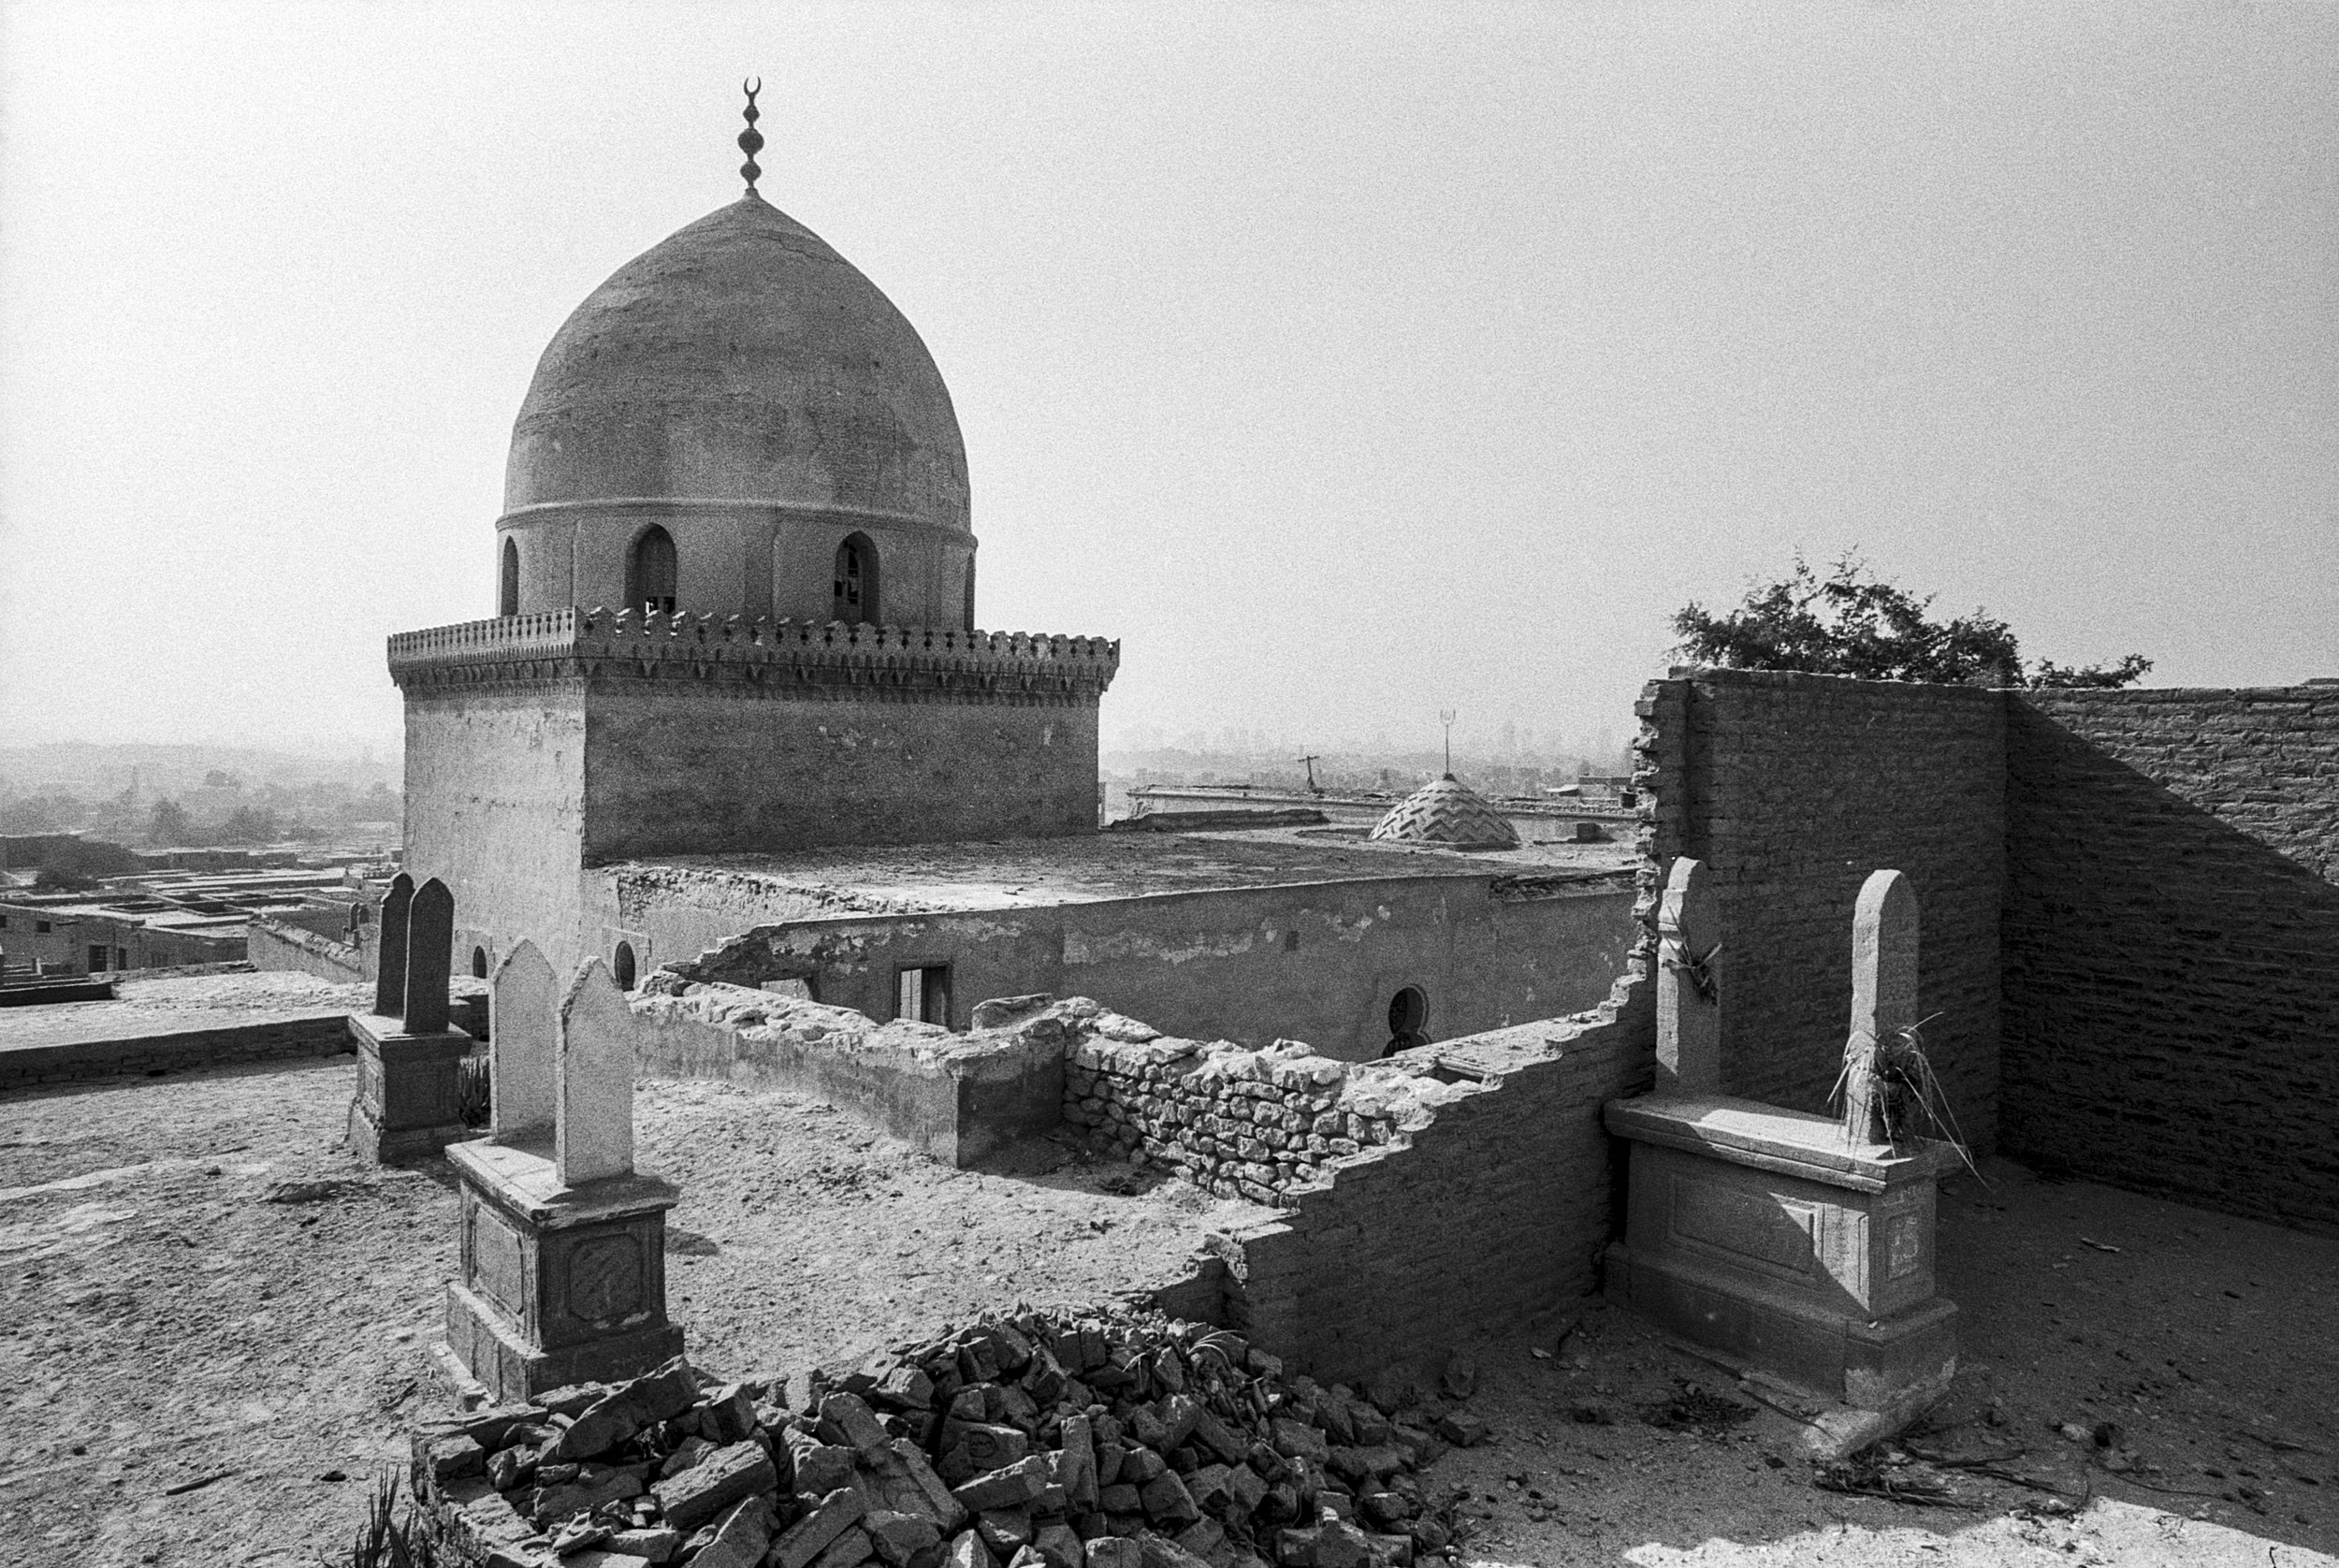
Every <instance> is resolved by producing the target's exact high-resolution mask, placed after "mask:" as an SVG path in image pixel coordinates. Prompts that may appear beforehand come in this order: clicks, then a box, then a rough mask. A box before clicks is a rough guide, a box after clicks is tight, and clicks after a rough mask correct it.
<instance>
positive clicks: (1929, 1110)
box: [1828, 1013, 1982, 1177]
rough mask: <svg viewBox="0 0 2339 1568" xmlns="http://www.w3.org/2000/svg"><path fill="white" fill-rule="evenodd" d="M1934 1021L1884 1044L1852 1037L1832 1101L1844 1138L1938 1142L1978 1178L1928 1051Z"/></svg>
mask: <svg viewBox="0 0 2339 1568" xmlns="http://www.w3.org/2000/svg"><path fill="white" fill-rule="evenodd" d="M1933 1016H1934V1017H1935V1018H1938V1017H1939V1016H1940V1015H1939V1013H1936V1014H1934V1015H1933ZM1932 1022H1933V1019H1932V1018H1926V1019H1921V1020H1919V1021H1918V1022H1917V1023H1915V1024H1909V1025H1908V1026H1907V1027H1905V1028H1901V1029H1896V1030H1894V1031H1893V1032H1892V1033H1891V1034H1890V1035H1888V1036H1887V1037H1886V1038H1883V1039H1881V1040H1879V1039H1870V1038H1868V1037H1867V1036H1866V1035H1854V1036H1852V1038H1851V1040H1850V1041H1849V1042H1847V1043H1846V1044H1845V1046H1844V1053H1843V1069H1842V1070H1841V1071H1840V1072H1838V1074H1837V1075H1836V1087H1835V1089H1834V1091H1833V1092H1832V1093H1831V1094H1830V1096H1828V1097H1829V1099H1830V1101H1831V1102H1840V1103H1841V1104H1842V1106H1843V1125H1844V1136H1845V1137H1846V1138H1847V1139H1849V1140H1852V1141H1853V1142H1877V1143H1882V1144H1885V1145H1887V1146H1889V1147H1891V1148H1894V1149H1900V1148H1904V1147H1908V1146H1910V1145H1912V1144H1914V1143H1915V1142H1916V1141H1917V1140H1920V1139H1922V1138H1927V1137H1930V1138H1936V1139H1939V1140H1941V1141H1942V1142H1945V1143H1947V1144H1948V1145H1949V1146H1950V1147H1951V1148H1953V1149H1954V1150H1956V1151H1957V1157H1958V1158H1959V1159H1961V1160H1963V1161H1964V1162H1965V1166H1966V1169H1968V1170H1972V1171H1973V1173H1974V1175H1975V1176H1976V1177H1979V1176H1980V1175H1981V1174H1982V1173H1981V1172H1980V1171H1979V1170H1976V1169H1974V1164H1973V1156H1972V1154H1969V1152H1968V1151H1967V1148H1966V1139H1965V1135H1964V1133H1963V1132H1961V1131H1960V1130H1959V1129H1958V1126H1957V1115H1956V1112H1955V1111H1952V1110H1951V1109H1950V1104H1949V1095H1948V1092H1947V1091H1945V1090H1944V1089H1943V1088H1942V1087H1941V1080H1940V1076H1939V1074H1938V1073H1936V1072H1935V1071H1934V1070H1933V1062H1932V1059H1931V1058H1930V1057H1928V1056H1927V1055H1926V1054H1925V1035H1924V1029H1925V1024H1930V1023H1932Z"/></svg>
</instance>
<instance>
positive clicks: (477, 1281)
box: [470, 1203, 528, 1319]
mask: <svg viewBox="0 0 2339 1568" xmlns="http://www.w3.org/2000/svg"><path fill="white" fill-rule="evenodd" d="M470 1283H471V1287H472V1289H473V1290H476V1291H478V1292H479V1293H480V1294H481V1295H482V1296H485V1297H487V1299H489V1300H491V1301H493V1302H494V1303H495V1304H496V1305H497V1306H499V1307H501V1308H502V1309H503V1310H504V1311H505V1312H506V1313H508V1314H511V1316H512V1317H514V1318H515V1319H516V1318H518V1317H519V1316H521V1314H522V1313H523V1311H524V1309H525V1307H526V1304H527V1300H528V1277H527V1255H526V1253H525V1251H524V1249H523V1248H522V1247H521V1245H520V1239H519V1237H518V1236H517V1235H516V1233H515V1232H514V1231H513V1229H512V1227H510V1226H508V1225H506V1224H504V1223H503V1221H502V1220H501V1219H500V1218H498V1217H497V1215H496V1212H495V1211H494V1210H492V1209H490V1208H488V1207H487V1205H486V1204H484V1203H483V1204H477V1205H474V1206H473V1207H472V1217H471V1282H470Z"/></svg>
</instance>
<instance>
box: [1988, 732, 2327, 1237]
mask: <svg viewBox="0 0 2339 1568" xmlns="http://www.w3.org/2000/svg"><path fill="white" fill-rule="evenodd" d="M2007 739H2008V767H2007V781H2006V795H2007V822H2008V838H2009V855H2008V870H2007V895H2006V909H2005V916H2004V922H2003V942H2004V949H2003V951H2004V961H2005V974H2004V1009H2005V1025H2004V1026H2005V1047H2004V1074H2005V1082H2004V1088H2003V1091H2002V1095H2003V1100H2004V1107H2005V1109H2004V1111H2003V1115H2002V1119H2003V1128H2004V1130H2003V1135H2002V1136H2003V1141H2004V1144H2005V1146H2006V1147H2007V1149H2008V1150H2009V1151H2010V1152H2012V1153H2013V1154H2018V1155H2020V1156H2022V1157H2023V1158H2026V1159H2029V1160H2033V1161H2036V1162H2039V1163H2041V1164H2044V1165H2048V1166H2051V1167H2054V1168H2057V1169H2075V1170H2080V1171H2084V1172H2085V1173H2087V1174H2088V1175H2089V1176H2091V1177H2093V1178H2095V1179H2097V1180H2110V1181H2114V1182H2117V1183H2122V1184H2124V1185H2128V1186H2134V1187H2141V1188H2143V1189H2146V1190H2149V1191H2157V1192H2164V1193H2169V1194H2172V1195H2175V1196H2179V1197H2184V1198H2191V1199H2193V1200H2195V1201H2198V1202H2203V1203H2207V1204H2210V1205H2212V1206H2214V1207H2216V1208H2218V1209H2221V1210H2225V1211H2228V1212H2240V1213H2249V1214H2259V1215H2264V1216H2266V1217H2269V1218H2275V1219H2282V1220H2287V1221H2289V1222H2291V1223H2297V1224H2306V1225H2312V1226H2315V1227H2334V1226H2339V1151H2334V1148H2333V1145H2332V1139H2331V1130H2330V1129H2331V1117H2332V1107H2333V1105H2334V1104H2335V1103H2339V886H2335V885H2334V883H2335V882H2339V687H2328V686H2318V687H2293V688H2282V689H2274V690H2145V691H2060V692H2025V693H2021V694H2018V695H2017V696H2015V697H2014V698H2013V699H2012V702H2011V704H2010V715H2009V729H2008V737H2007Z"/></svg>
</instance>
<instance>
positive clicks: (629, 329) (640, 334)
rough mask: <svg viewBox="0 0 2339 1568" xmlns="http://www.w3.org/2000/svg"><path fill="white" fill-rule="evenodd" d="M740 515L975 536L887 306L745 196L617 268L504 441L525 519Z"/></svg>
mask: <svg viewBox="0 0 2339 1568" xmlns="http://www.w3.org/2000/svg"><path fill="white" fill-rule="evenodd" d="M638 500H658V501H686V502H688V501H731V502H748V503H750V504H755V505H761V506H775V507H780V508H787V509H797V508H804V509H821V510H824V511H834V512H838V513H851V514H862V515H871V516H872V517H874V518H894V519H900V520H902V521H908V522H914V523H921V524H924V525H926V526H928V527H931V528H942V529H949V530H957V531H959V532H962V533H963V532H965V531H966V529H967V495H966V448H965V446H964V445H963V444H962V443H961V442H960V439H959V433H958V417H957V415H956V414H954V413H953V412H952V408H951V396H950V393H949V391H948V390H947V389H946V388H945V387H944V386H943V385H942V376H941V372H940V371H938V370H936V369H935V365H934V359H933V356H931V355H929V354H928V353H927V352H926V346H925V344H924V343H923V341H920V340H919V337H918V334H917V331H916V329H914V328H913V327H911V326H910V325H909V323H908V320H907V319H906V318H904V316H903V315H902V313H901V312H899V311H897V310H895V309H894V308H893V301H892V300H890V299H888V298H885V296H884V295H883V294H881V293H879V291H878V288H877V285H876V284H874V283H871V282H869V280H868V279H867V278H865V277H864V276H863V275H862V274H861V272H860V270H859V269H856V268H855V267H854V266H853V265H852V264H851V263H850V262H849V261H847V260H845V258H844V257H842V256H840V255H838V254H836V253H835V251H834V250H832V249H830V248H829V246H828V245H827V243H826V242H824V241H823V240H821V238H820V237H819V236H818V235H816V234H814V233H813V232H812V231H811V230H809V229H807V228H806V227H805V226H804V225H802V224H799V223H797V222H796V221H795V220H794V219H793V218H791V217H789V216H788V215H787V214H786V213H784V212H782V211H779V210H778V209H777V208H776V207H773V206H771V205H770V204H769V203H767V202H765V201H764V200H763V198H761V197H760V196H753V195H749V196H745V197H743V198H741V199H740V200H738V201H735V202H733V203H732V204H731V205H730V206H728V207H725V208H722V209H720V210H719V211H715V212H712V213H709V214H708V215H707V216H705V217H704V218H702V219H700V220H699V221H698V222H697V223H694V224H692V225H690V226H689V227H687V228H684V229H681V230H679V231H677V232H676V233H675V234H673V235H671V236H669V237H668V238H667V239H666V240H662V241H661V242H660V243H659V244H657V245H655V246H653V247H652V248H651V249H649V250H648V251H646V252H644V253H643V254H641V255H638V256H636V257H634V258H633V260H632V261H630V262H628V263H626V265H625V266H623V267H621V268H619V269H617V273H616V274H615V275H614V276H612V277H611V278H610V279H609V281H608V282H607V283H603V284H602V285H601V286H600V287H599V288H597V289H595V290H594V291H593V293H592V294H591V296H590V297H588V298H587V299H586V301H585V302H584V303H583V304H582V305H579V306H578V307H577V308H576V310H575V312H574V313H573V314H571V315H570V317H569V319H568V321H567V322H566V324H564V325H563V326H562V327H561V328H560V330H559V333H558V334H557V335H556V336H555V337H554V338H553V340H552V342H551V345H550V346H549V347H547V348H546V349H545V353H544V357H543V359H542V360H541V361H540V362H539V363H538V364H537V367H536V378H535V380H534V382H533V383H532V384H531V385H530V387H529V389H528V400H527V401H526V402H525V403H523V404H522V405H521V407H520V414H519V419H518V421H517V422H516V425H515V426H514V428H513V431H512V453H511V460H510V463H509V465H508V466H507V468H506V470H505V474H504V509H505V515H506V519H507V521H515V520H517V519H516V518H514V517H513V515H514V514H517V513H521V512H523V511H525V510H526V509H529V508H533V507H542V506H548V505H550V506H559V505H563V504H568V505H574V504H577V503H585V504H588V505H589V504H594V503H599V504H603V505H605V504H607V503H609V502H612V501H638Z"/></svg>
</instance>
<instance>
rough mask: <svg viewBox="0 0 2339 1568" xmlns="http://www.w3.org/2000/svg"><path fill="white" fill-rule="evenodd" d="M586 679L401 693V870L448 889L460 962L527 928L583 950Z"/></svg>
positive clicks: (565, 952)
mask: <svg viewBox="0 0 2339 1568" xmlns="http://www.w3.org/2000/svg"><path fill="white" fill-rule="evenodd" d="M581 684H582V683H571V682H545V683H543V684H542V685H541V686H540V687H537V688H536V689H533V690H530V689H528V688H526V687H522V686H517V685H514V686H505V687H500V688H490V689H480V690H465V689H460V688H458V689H455V690H448V691H443V692H433V693H429V694H427V695H423V694H415V693H409V694H408V697H407V702H406V858H405V869H406V870H407V871H408V872H410V873H411V874H412V875H413V876H414V880H415V882H416V883H417V884H419V883H421V882H424V881H427V880H429V878H433V877H436V878H439V879H440V880H441V881H443V882H444V883H446V885H447V887H448V889H449V891H451V892H452V893H454V894H455V945H454V952H455V954H456V955H458V956H457V959H456V962H455V967H456V969H457V971H458V972H459V973H468V972H469V967H470V966H469V962H468V961H469V959H470V956H471V950H472V948H473V947H475V946H477V947H485V948H486V949H487V951H489V952H490V953H501V952H503V951H509V949H510V947H511V945H512V944H513V943H515V942H517V941H519V940H520V939H521V938H523V937H525V938H527V939H528V940H530V941H532V942H534V943H535V944H536V945H537V947H538V948H540V949H542V950H543V951H544V954H545V957H546V958H547V959H548V960H550V961H551V963H552V965H553V966H554V967H555V968H557V969H560V970H563V971H565V970H567V969H568V968H570V967H572V966H574V964H575V963H576V962H577V960H578V959H579V958H580V957H583V956H585V955H584V954H582V953H580V952H579V951H577V922H578V913H579V909H580V907H581V893H580V883H579V878H580V868H579V864H578V862H579V856H580V854H581V848H582V845H583V841H584V809H585V772H584V769H585V715H584V709H583V702H582V697H583V693H582V690H581Z"/></svg>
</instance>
